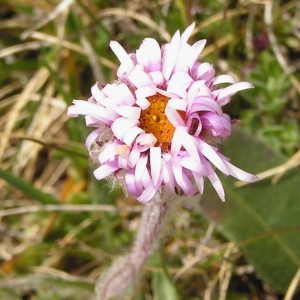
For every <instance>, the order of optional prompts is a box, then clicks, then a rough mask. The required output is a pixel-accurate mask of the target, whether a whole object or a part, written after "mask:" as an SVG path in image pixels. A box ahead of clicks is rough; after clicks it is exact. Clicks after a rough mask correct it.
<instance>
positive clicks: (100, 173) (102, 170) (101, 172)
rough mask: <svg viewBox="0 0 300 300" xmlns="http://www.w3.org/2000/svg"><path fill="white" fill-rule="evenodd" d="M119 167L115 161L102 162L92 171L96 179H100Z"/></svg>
mask: <svg viewBox="0 0 300 300" xmlns="http://www.w3.org/2000/svg"><path fill="white" fill-rule="evenodd" d="M118 169H119V167H118V165H117V163H116V162H113V163H109V164H104V165H102V166H100V167H99V168H97V169H96V170H95V171H94V176H95V178H96V179H98V180H101V179H103V178H105V177H107V176H109V175H111V174H112V173H113V172H115V171H117V170H118Z"/></svg>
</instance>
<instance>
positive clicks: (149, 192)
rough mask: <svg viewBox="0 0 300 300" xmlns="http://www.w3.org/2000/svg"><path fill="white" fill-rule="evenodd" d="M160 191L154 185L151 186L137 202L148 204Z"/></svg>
mask: <svg viewBox="0 0 300 300" xmlns="http://www.w3.org/2000/svg"><path fill="white" fill-rule="evenodd" d="M157 191H158V187H155V186H154V185H153V184H149V185H148V186H147V187H146V189H145V190H144V191H143V193H142V194H141V196H139V197H137V200H138V201H139V202H141V203H142V204H146V203H148V202H149V201H151V199H152V198H153V197H154V196H155V194H156V193H157Z"/></svg>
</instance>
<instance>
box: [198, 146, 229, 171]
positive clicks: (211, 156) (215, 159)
mask: <svg viewBox="0 0 300 300" xmlns="http://www.w3.org/2000/svg"><path fill="white" fill-rule="evenodd" d="M198 143H199V151H200V153H201V154H202V155H204V156H205V157H206V158H207V159H208V160H209V161H210V162H212V163H213V164H214V165H215V166H216V167H217V168H218V169H219V170H220V171H221V172H223V173H224V174H225V175H229V172H228V170H227V167H226V165H225V162H224V160H222V158H220V156H219V155H218V154H217V152H216V151H215V150H214V149H213V148H212V146H210V145H208V144H207V143H205V142H204V141H201V140H198Z"/></svg>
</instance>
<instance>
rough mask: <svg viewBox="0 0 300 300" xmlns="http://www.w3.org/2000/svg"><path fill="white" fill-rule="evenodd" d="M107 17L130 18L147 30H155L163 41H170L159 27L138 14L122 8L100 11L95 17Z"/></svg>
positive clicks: (167, 34)
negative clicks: (146, 27) (143, 25)
mask: <svg viewBox="0 0 300 300" xmlns="http://www.w3.org/2000/svg"><path fill="white" fill-rule="evenodd" d="M108 16H120V17H122V18H132V19H134V20H137V21H139V22H141V23H144V24H145V25H146V26H148V27H149V28H151V29H153V30H155V31H156V32H157V33H158V34H159V35H160V36H161V37H162V38H163V39H164V40H165V41H167V42H168V41H170V39H171V36H170V34H169V33H168V32H167V31H166V30H165V29H164V28H162V27H161V26H159V25H157V23H155V22H154V21H152V20H151V19H150V18H149V17H148V16H145V15H142V14H139V13H137V12H135V11H132V10H129V9H123V8H107V9H103V10H101V11H100V12H99V13H97V17H99V18H104V17H108Z"/></svg>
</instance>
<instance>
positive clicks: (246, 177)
mask: <svg viewBox="0 0 300 300" xmlns="http://www.w3.org/2000/svg"><path fill="white" fill-rule="evenodd" d="M225 164H226V166H227V169H228V171H229V174H230V175H231V176H233V177H235V178H237V179H239V180H241V181H246V182H255V181H257V180H258V177H257V176H255V175H253V174H250V173H248V172H245V171H243V170H241V169H239V168H237V167H236V166H234V165H232V164H231V163H229V162H226V161H225Z"/></svg>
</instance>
